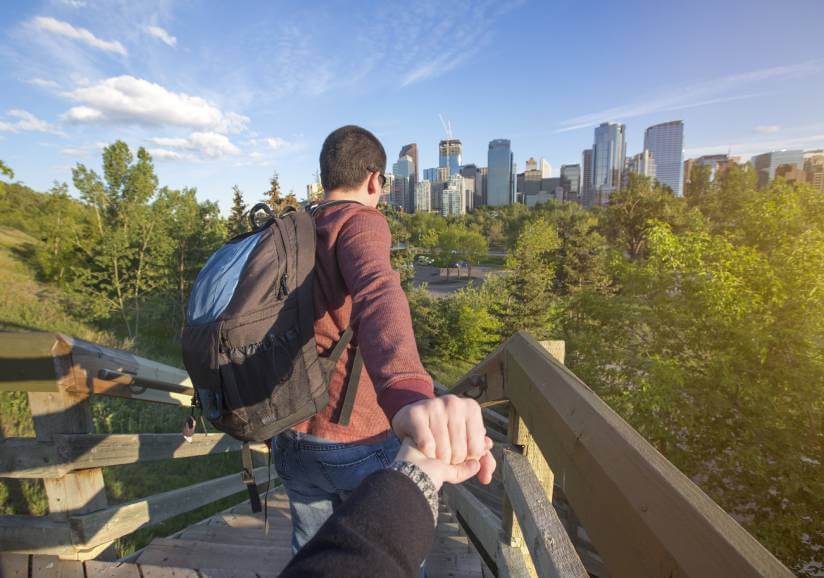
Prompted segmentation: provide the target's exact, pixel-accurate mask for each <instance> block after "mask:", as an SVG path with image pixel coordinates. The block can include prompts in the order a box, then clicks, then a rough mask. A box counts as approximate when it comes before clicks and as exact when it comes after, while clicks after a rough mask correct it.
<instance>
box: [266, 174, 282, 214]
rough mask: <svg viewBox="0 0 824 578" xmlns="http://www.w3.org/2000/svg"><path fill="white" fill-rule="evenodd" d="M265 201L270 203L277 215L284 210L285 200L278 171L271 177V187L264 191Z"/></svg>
mask: <svg viewBox="0 0 824 578" xmlns="http://www.w3.org/2000/svg"><path fill="white" fill-rule="evenodd" d="M263 202H264V203H266V204H267V205H269V207H271V209H272V210H273V211H274V212H275V214H276V215H279V214H280V213H281V211H283V208H284V206H285V202H284V199H282V198H281V196H280V181H279V180H278V173H277V171H275V172H274V173H273V174H272V178H270V179H269V188H268V189H267V190H266V192H265V193H263Z"/></svg>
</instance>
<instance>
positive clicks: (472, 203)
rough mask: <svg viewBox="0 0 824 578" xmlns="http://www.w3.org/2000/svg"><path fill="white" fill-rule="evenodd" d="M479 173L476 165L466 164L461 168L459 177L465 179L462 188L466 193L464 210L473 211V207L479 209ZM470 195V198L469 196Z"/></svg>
mask: <svg viewBox="0 0 824 578" xmlns="http://www.w3.org/2000/svg"><path fill="white" fill-rule="evenodd" d="M479 173H480V171H479V170H478V165H475V164H468V165H464V166H462V167H461V176H462V177H463V178H464V179H465V182H464V188H465V190H466V192H467V200H466V210H467V211H473V210H474V209H475V207H480V206H481V205H482V203H480V202H478V181H479V180H480V179H479V178H478V177H479ZM470 193H471V198H469V194H470Z"/></svg>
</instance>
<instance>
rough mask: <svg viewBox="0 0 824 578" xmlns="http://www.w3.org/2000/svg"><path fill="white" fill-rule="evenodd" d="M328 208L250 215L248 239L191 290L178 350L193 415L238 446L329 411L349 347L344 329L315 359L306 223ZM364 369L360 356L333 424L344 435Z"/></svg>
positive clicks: (230, 245) (225, 250) (311, 251)
mask: <svg viewBox="0 0 824 578" xmlns="http://www.w3.org/2000/svg"><path fill="white" fill-rule="evenodd" d="M343 202H346V201H343ZM333 204H337V203H336V202H334V201H333V202H330V203H325V204H323V205H315V206H314V207H311V208H310V209H308V210H289V212H284V213H282V214H281V215H280V216H275V215H274V214H273V212H272V210H271V209H270V208H269V207H268V205H265V204H263V203H259V204H258V205H255V207H253V208H252V211H251V212H250V215H249V216H250V220H251V222H252V231H251V232H249V233H245V234H243V235H238V236H237V237H235V238H233V239H231V240H230V241H229V242H227V243H226V244H225V245H223V247H221V248H220V249H219V250H218V251H216V252H215V253H214V254H213V255H212V256H211V257H210V258H209V260H208V261H207V262H206V265H205V266H204V267H203V269H202V270H201V271H200V273H199V274H198V276H197V279H196V281H195V283H194V286H193V287H192V293H191V295H190V297H189V306H188V309H187V312H186V318H187V319H186V326H185V328H184V330H183V337H182V346H183V363H184V365H185V367H186V371H188V372H189V376H190V377H191V380H192V384H193V385H194V387H195V405H200V407H201V410H202V412H203V415H205V416H206V418H207V419H208V420H209V421H210V422H211V423H212V425H214V427H215V428H217V429H219V430H221V431H223V432H226V433H228V434H230V435H232V436H233V437H235V438H237V439H239V440H243V441H245V442H249V441H255V442H262V441H268V440H270V439H271V438H272V437H273V436H275V435H277V434H278V433H280V432H281V431H283V430H285V429H288V428H289V427H291V426H293V425H296V424H298V423H300V422H302V421H304V420H306V419H307V418H310V417H312V416H313V415H315V414H316V413H318V412H319V411H321V410H322V409H323V408H324V407H326V405H327V403H328V401H329V392H328V382H329V376H330V374H331V372H332V370H333V369H334V367H335V365H336V364H337V361H338V360H339V359H340V356H341V354H342V353H343V352H344V350H345V349H346V346H347V345H348V344H349V342H350V340H351V338H352V329H351V328H349V329H347V330H346V331H345V332H344V333H343V334H342V335H341V337H340V339H339V341H338V342H337V344H336V345H335V347H334V348H333V349H332V351H331V353H330V355H329V356H328V357H320V356H319V355H318V353H317V349H316V346H315V329H314V320H315V311H314V305H313V290H312V285H313V283H314V267H315V222H314V218H313V216H314V214H315V213H316V211H318V210H321V209H322V208H324V207H328V206H330V205H333ZM260 211H264V212H265V213H266V215H267V218H266V220H265V222H264V223H262V224H258V223H257V221H256V219H255V215H256V213H258V212H260ZM361 368H362V360H361V356H360V351H359V350H358V351H357V353H356V355H355V360H354V364H353V367H352V371H351V373H350V378H349V382H348V383H347V386H346V392H345V396H344V401H343V404H342V407H341V410H340V414H339V415H338V416H337V421H338V423H340V424H342V425H346V424H347V423H348V422H349V417H350V414H351V411H352V406H353V404H354V401H355V395H356V392H357V385H358V380H359V378H360V371H361Z"/></svg>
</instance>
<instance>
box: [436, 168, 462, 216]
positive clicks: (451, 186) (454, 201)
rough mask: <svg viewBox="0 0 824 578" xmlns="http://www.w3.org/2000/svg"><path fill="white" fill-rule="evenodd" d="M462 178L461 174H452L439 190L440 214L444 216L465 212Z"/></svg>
mask: <svg viewBox="0 0 824 578" xmlns="http://www.w3.org/2000/svg"><path fill="white" fill-rule="evenodd" d="M464 180H465V179H464V178H463V177H462V176H461V175H459V174H454V175H452V176H451V177H449V182H448V183H447V186H446V187H444V189H443V191H441V215H443V216H444V217H449V216H453V215H463V214H466V191H465V189H464Z"/></svg>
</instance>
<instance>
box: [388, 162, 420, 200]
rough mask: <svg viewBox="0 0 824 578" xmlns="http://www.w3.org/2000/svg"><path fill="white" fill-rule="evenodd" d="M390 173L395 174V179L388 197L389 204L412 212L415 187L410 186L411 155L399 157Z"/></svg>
mask: <svg viewBox="0 0 824 578" xmlns="http://www.w3.org/2000/svg"><path fill="white" fill-rule="evenodd" d="M392 174H393V175H395V181H394V184H393V186H392V195H391V197H390V202H391V204H392V205H393V206H395V207H396V208H398V209H403V210H404V211H406V212H408V213H414V212H415V189H414V188H413V187H412V174H413V161H412V157H409V156H403V157H401V158H399V159H398V160H397V162H395V164H393V165H392Z"/></svg>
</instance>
